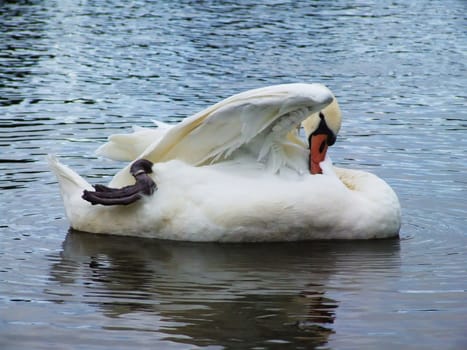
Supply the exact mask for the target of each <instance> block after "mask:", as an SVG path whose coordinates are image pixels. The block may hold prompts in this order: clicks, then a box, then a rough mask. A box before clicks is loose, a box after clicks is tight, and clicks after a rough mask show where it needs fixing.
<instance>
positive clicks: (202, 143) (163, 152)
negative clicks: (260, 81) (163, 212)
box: [111, 84, 333, 186]
mask: <svg viewBox="0 0 467 350" xmlns="http://www.w3.org/2000/svg"><path fill="white" fill-rule="evenodd" d="M332 101H333V95H332V93H331V91H330V90H329V89H328V88H327V87H325V86H324V85H321V84H283V85H273V86H268V87H265V88H260V89H255V90H249V91H246V92H243V93H240V94H237V95H234V96H232V97H230V98H227V99H225V100H223V101H221V102H219V103H217V104H215V105H213V106H211V107H209V108H207V109H205V110H203V111H201V112H199V113H197V114H195V115H193V116H191V117H189V118H187V119H185V120H183V121H182V122H181V123H179V124H177V125H176V126H174V127H173V128H171V129H170V130H168V132H167V133H166V134H165V135H164V137H163V138H162V139H160V140H157V141H155V142H154V143H152V144H151V145H150V146H149V147H147V148H146V149H145V150H144V152H143V153H142V154H141V155H140V156H139V157H138V158H146V159H148V160H150V161H152V162H153V163H157V162H164V161H168V160H171V159H179V160H182V161H184V162H187V163H189V164H193V165H203V164H209V163H213V162H216V161H218V160H222V159H226V158H228V157H229V156H230V155H232V153H233V152H235V151H236V150H238V149H239V148H240V147H242V146H243V145H253V144H254V148H255V149H256V150H257V152H258V158H265V157H272V158H274V156H275V155H274V152H272V150H273V149H274V145H275V144H277V142H278V141H280V140H283V141H284V142H285V143H286V144H289V143H290V138H291V136H290V135H289V132H290V131H291V130H293V129H294V127H295V126H297V125H299V123H300V122H301V121H302V120H304V119H305V118H306V117H308V116H309V115H311V114H313V113H315V112H317V111H320V110H321V109H323V108H324V107H326V106H327V105H328V104H330V103H331V102H332ZM292 142H293V140H292ZM276 158H277V155H276ZM278 158H281V157H278ZM275 167H277V166H275ZM122 172H123V173H128V169H126V168H125V169H124V170H123V171H122ZM124 178H125V179H126V180H124ZM128 181H131V178H130V177H127V176H122V175H121V174H120V173H119V174H117V175H116V177H115V178H114V180H113V181H112V183H111V185H117V186H122V185H125V184H127V182H128Z"/></svg>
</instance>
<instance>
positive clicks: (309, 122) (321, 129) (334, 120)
mask: <svg viewBox="0 0 467 350" xmlns="http://www.w3.org/2000/svg"><path fill="white" fill-rule="evenodd" d="M341 120H342V119H341V110H340V108H339V104H338V103H337V100H336V98H335V97H334V100H333V101H332V102H331V104H329V105H328V106H326V107H325V108H323V109H322V110H321V111H319V112H317V113H314V114H312V115H311V116H309V117H308V118H307V119H305V120H304V121H303V122H302V126H303V128H304V129H305V133H306V136H307V138H308V141H309V147H310V172H311V173H312V174H321V173H322V172H323V171H322V170H321V167H320V166H319V163H321V162H322V161H323V160H324V159H325V158H326V151H327V149H328V146H332V145H333V144H334V143H335V142H336V137H337V134H338V133H339V129H340V128H341Z"/></svg>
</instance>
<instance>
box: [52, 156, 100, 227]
mask: <svg viewBox="0 0 467 350" xmlns="http://www.w3.org/2000/svg"><path fill="white" fill-rule="evenodd" d="M47 161H48V163H49V167H50V169H51V170H52V171H53V173H54V174H55V176H56V177H57V180H58V183H59V185H60V193H61V195H62V199H63V204H64V206H65V212H66V214H67V217H68V219H69V220H70V221H71V222H73V220H72V218H73V213H74V212H75V211H76V210H77V209H78V208H79V207H82V206H88V205H89V203H87V202H86V201H85V200H83V199H82V198H81V195H82V194H83V190H93V188H92V186H91V185H90V184H89V183H88V182H87V181H86V180H84V179H83V178H82V177H81V176H79V175H78V174H77V173H76V172H74V171H73V170H71V169H70V168H69V167H67V166H66V165H64V164H62V163H60V162H59V160H58V159H57V157H55V156H54V155H50V154H49V155H48V156H47Z"/></svg>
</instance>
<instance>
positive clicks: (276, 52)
mask: <svg viewBox="0 0 467 350" xmlns="http://www.w3.org/2000/svg"><path fill="white" fill-rule="evenodd" d="M466 10H467V7H466V3H465V2H464V1H462V0H459V1H456V0H446V1H441V0H439V1H422V0H420V1H410V2H406V1H401V2H398V1H394V2H383V1H357V2H355V1H352V2H350V1H293V2H288V1H274V0H270V1H264V2H261V4H258V5H252V4H250V2H248V1H235V2H228V1H225V2H224V1H223V2H220V1H216V2H214V1H205V2H196V1H180V2H172V1H158V2H144V1H132V2H121V1H110V0H108V1H104V0H102V1H81V2H76V1H47V2H42V1H33V0H31V1H16V2H15V1H6V2H2V3H1V4H0V26H1V31H0V174H1V176H0V188H1V192H0V213H1V214H0V234H1V236H0V281H1V283H0V347H1V348H2V349H32V348H34V349H63V348H74V349H109V348H112V349H128V348H141V349H143V348H160V349H197V348H201V349H300V348H302V349H311V348H315V347H318V348H329V349H344V348H345V349H362V348H378V349H393V348H404V349H419V348H423V349H440V348H443V349H464V348H466V347H467V335H466V334H465V329H467V292H466V290H467V259H466V258H467V249H466V247H467V232H466V229H465V227H466V219H465V218H466V213H467V204H466V195H467V186H466V177H465V174H466V172H467V162H466V150H467V139H466V138H465V135H466V133H465V132H466V129H467V111H466V82H467V79H466V78H467V69H466V64H465V63H466V62H467V60H466V52H467V32H466V28H467V26H466V24H467V19H466V15H465V14H466V13H467V11H466ZM295 81H304V82H322V83H325V84H326V85H328V86H329V87H330V88H331V89H332V90H333V91H334V92H335V94H336V95H337V97H338V98H339V101H340V104H341V107H342V110H343V112H344V121H343V126H342V131H341V134H340V136H339V138H338V142H337V143H336V145H335V146H333V147H332V148H331V149H330V154H331V156H332V158H333V160H334V162H335V163H337V164H339V165H341V166H348V167H354V168H361V169H366V170H368V171H371V172H374V173H376V174H378V175H379V176H381V177H382V178H384V179H385V180H387V181H388V182H389V183H390V184H391V185H392V186H393V188H394V189H395V190H396V192H397V193H398V195H399V197H400V200H401V204H402V207H403V226H402V230H401V240H383V241H370V242H306V243H293V244H258V245H221V244H193V243H174V242H164V241H151V240H149V241H147V240H136V239H130V238H114V237H106V236H95V235H89V234H82V233H76V232H71V233H68V223H67V220H66V218H65V217H64V211H63V208H62V203H61V200H60V197H59V193H58V187H57V184H56V182H55V179H54V178H53V176H52V175H51V173H50V172H49V171H48V169H47V165H46V162H45V155H46V154H47V153H55V154H58V155H60V156H61V159H62V160H63V161H64V162H65V163H66V164H69V165H70V166H72V167H73V168H74V169H76V170H77V171H78V172H79V173H80V174H83V175H85V176H87V177H88V178H90V180H91V181H92V182H105V181H107V179H108V176H110V175H111V174H113V173H114V172H115V171H116V170H117V169H119V168H120V167H121V164H119V163H116V162H112V161H106V160H99V159H97V158H96V157H94V155H93V152H94V150H95V149H96V148H97V146H98V145H101V144H102V143H103V142H105V139H106V137H107V136H108V135H110V134H112V133H116V132H128V131H129V130H130V128H131V125H140V126H151V125H152V121H151V120H152V119H158V120H163V121H169V122H176V121H179V120H181V119H182V118H184V117H186V116H187V115H190V114H192V113H195V112H197V111H199V110H201V109H202V108H204V107H206V106H208V105H210V104H212V103H215V102H217V101H218V100H219V99H221V98H225V97H227V96H229V95H232V94H234V93H237V92H240V91H243V90H246V89H249V88H255V87H261V86H264V85H269V84H277V83H285V82H295Z"/></svg>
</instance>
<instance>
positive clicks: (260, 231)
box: [49, 84, 400, 242]
mask: <svg viewBox="0 0 467 350" xmlns="http://www.w3.org/2000/svg"><path fill="white" fill-rule="evenodd" d="M320 111H321V112H323V113H324V115H326V118H327V119H326V121H327V123H328V124H329V126H330V127H331V129H332V131H333V132H335V133H336V134H337V132H338V130H339V127H340V111H339V108H338V106H337V102H336V100H335V98H334V96H333V95H332V93H331V92H330V91H329V89H327V88H326V87H325V86H323V85H320V84H285V85H276V86H270V87H266V88H262V89H256V90H250V91H246V92H244V93H241V94H238V95H235V96H232V97H230V98H228V99H226V100H223V101H221V102H219V103H217V104H215V105H213V106H212V107H209V108H207V109H205V110H204V111H202V112H200V113H197V114H195V115H193V116H192V117H189V118H186V119H185V120H183V121H182V122H181V123H179V124H177V125H175V126H168V125H167V124H164V123H160V122H158V128H154V129H147V128H144V129H143V128H139V129H135V132H134V133H133V134H129V135H113V136H111V137H110V139H109V142H108V143H107V144H106V145H104V146H102V147H100V148H99V150H98V153H99V154H101V155H105V156H107V157H110V158H113V159H119V160H127V161H133V160H135V159H136V158H146V159H148V160H150V161H152V162H153V163H154V166H153V174H152V177H153V179H154V181H155V182H156V183H157V185H158V190H157V191H156V192H155V193H154V194H153V195H151V196H148V197H145V198H143V199H142V200H140V201H138V202H136V203H133V204H131V205H128V206H112V207H106V206H101V205H95V206H92V205H91V204H90V203H88V202H86V201H85V200H83V199H82V198H81V194H82V191H83V190H84V189H88V190H89V189H91V190H92V187H91V186H90V185H89V184H88V183H87V182H86V181H85V180H83V179H82V178H81V177H80V176H79V175H77V174H76V173H75V172H73V171H72V170H71V169H69V168H68V167H66V166H64V165H62V164H61V163H59V162H58V160H57V159H56V158H54V157H50V158H49V160H50V165H51V168H52V170H53V171H54V173H55V174H56V175H57V178H58V180H59V184H60V189H61V193H62V197H63V200H64V204H65V210H66V213H67V217H68V219H69V220H70V223H71V226H72V227H73V228H74V229H77V230H81V231H88V232H95V233H111V234H119V235H132V236H144V237H154V238H164V239H177V240H192V241H234V242H241V241H291V240H303V239H321V238H323V239H332V238H334V239H353V238H359V239H368V238H383V237H391V236H397V235H398V232H399V228H400V207H399V202H398V199H397V196H396V195H395V194H394V192H393V191H392V189H391V188H390V187H389V186H388V185H387V184H386V183H385V182H384V181H383V180H381V179H379V178H378V177H376V176H374V175H372V174H370V173H367V172H362V171H356V170H348V169H339V168H334V167H333V166H332V164H331V162H330V160H329V159H327V160H326V161H325V162H323V163H322V166H321V168H322V170H323V174H322V175H311V174H310V173H309V169H308V154H309V151H308V148H307V142H305V141H303V140H301V139H300V138H299V136H298V133H297V126H298V125H299V124H300V122H302V121H303V120H305V119H306V121H305V123H304V124H305V125H304V126H305V129H306V131H307V134H310V133H312V132H313V131H314V130H313V129H314V128H316V127H317V121H318V120H319V119H318V112H320ZM132 183H134V179H133V177H132V176H131V175H130V174H129V172H128V167H125V168H124V169H122V170H121V171H120V172H119V173H117V174H116V175H115V177H114V178H113V180H112V181H111V182H110V186H112V187H121V186H125V185H129V184H132Z"/></svg>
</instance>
